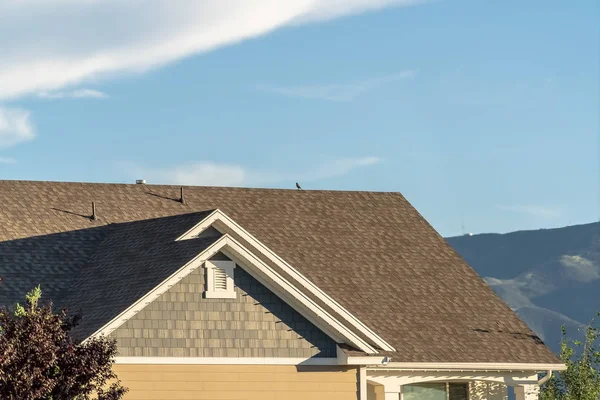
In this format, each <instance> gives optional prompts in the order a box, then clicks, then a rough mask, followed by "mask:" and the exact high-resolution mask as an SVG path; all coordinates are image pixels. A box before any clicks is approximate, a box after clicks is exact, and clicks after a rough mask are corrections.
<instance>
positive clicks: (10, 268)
mask: <svg viewBox="0 0 600 400" xmlns="http://www.w3.org/2000/svg"><path fill="white" fill-rule="evenodd" d="M178 198H179V186H158V185H156V186H155V185H122V184H88V183H59V182H24V181H0V276H2V277H4V279H5V283H4V284H3V285H2V286H3V287H2V289H3V290H0V303H6V302H7V301H9V300H10V301H12V298H11V297H12V296H14V294H15V293H18V292H20V293H24V292H25V291H27V290H28V289H30V287H29V286H30V285H31V283H35V281H32V280H31V278H32V276H31V274H32V273H34V274H35V275H34V277H35V278H36V279H38V280H39V283H42V285H43V288H44V289H45V293H46V294H48V296H52V298H57V299H61V301H63V302H66V303H69V302H71V303H73V302H74V299H75V300H76V302H79V303H80V305H81V306H82V307H81V308H82V310H83V312H84V318H85V317H86V315H85V313H86V307H87V313H88V316H87V318H88V319H92V320H96V321H101V320H106V319H107V318H109V319H110V318H112V317H114V316H115V315H116V314H115V315H111V314H112V313H113V312H114V310H116V309H119V308H123V307H127V306H128V305H130V304H131V303H133V301H135V300H133V301H130V298H129V297H127V296H129V295H131V298H134V297H136V296H137V298H139V297H141V294H143V293H145V292H144V291H146V292H147V291H148V290H150V289H151V287H150V286H151V285H152V284H153V283H154V282H155V283H156V284H158V283H160V281H162V280H163V279H164V278H166V277H167V276H169V275H170V273H172V272H173V268H174V269H177V268H178V267H181V266H182V265H183V264H184V263H185V262H186V261H187V260H186V257H187V258H188V259H189V258H191V257H193V255H195V254H192V253H198V252H199V251H200V250H201V248H202V246H207V245H209V244H210V239H199V242H197V244H195V245H190V244H185V242H179V243H175V242H173V241H172V240H174V238H175V237H177V236H179V235H180V234H181V233H183V232H185V231H186V230H187V229H184V228H185V227H186V226H190V227H191V226H192V225H193V224H195V223H197V222H199V221H200V220H201V219H202V216H203V215H204V214H202V213H206V212H208V211H209V210H213V209H217V208H218V209H221V210H222V211H223V212H225V213H226V214H227V215H229V216H230V217H231V218H232V219H234V220H235V221H236V222H237V223H239V224H240V225H241V226H242V227H244V228H245V229H246V230H247V231H248V232H250V233H251V234H252V235H254V236H255V237H256V238H257V239H258V240H260V241H261V242H263V243H264V244H265V245H266V246H268V247H269V248H270V249H271V250H273V251H274V252H275V253H277V254H278V255H279V256H281V257H282V258H283V259H285V260H286V261H287V262H288V263H289V264H291V265H292V266H293V267H295V268H296V269H298V270H299V271H300V272H301V273H302V274H304V275H305V276H306V277H307V278H308V279H310V280H311V281H312V282H314V283H315V284H316V285H317V286H318V287H320V288H321V289H322V290H324V291H325V292H326V293H327V294H329V295H330V296H331V297H333V298H334V299H335V300H336V301H338V302H339V303H340V304H341V305H342V306H344V307H345V308H346V309H347V310H349V311H350V312H351V313H353V314H354V315H355V316H356V317H358V318H359V319H360V320H361V321H362V322H364V323H365V324H366V325H367V326H369V327H370V328H371V329H372V330H373V331H375V332H376V333H377V334H379V335H380V336H381V337H382V338H383V339H384V340H386V341H387V342H388V343H390V344H391V345H392V346H393V347H395V348H396V350H397V351H396V352H394V353H383V354H388V355H391V356H392V359H393V361H395V362H403V361H404V362H494V363H558V362H559V361H558V360H557V358H556V357H555V356H554V355H553V354H552V352H551V351H550V350H549V349H548V348H547V347H546V346H545V345H543V343H542V342H541V341H540V339H539V338H537V336H535V334H534V333H533V332H532V331H531V330H530V329H529V328H528V327H527V326H526V325H525V324H524V323H523V322H522V321H521V320H520V319H519V318H518V317H517V316H516V314H514V313H513V312H512V311H511V310H510V309H509V308H508V306H506V305H505V304H504V303H503V301H502V300H501V299H500V298H499V297H498V296H497V295H495V294H494V293H493V291H492V290H491V289H490V288H489V287H488V286H487V285H486V284H485V283H484V282H483V280H482V279H481V278H480V277H479V276H477V274H476V273H475V272H474V271H473V270H472V269H471V268H470V267H469V266H468V265H467V264H466V263H465V262H464V261H463V260H462V259H461V258H460V257H459V256H458V255H457V254H456V252H455V251H454V250H453V249H452V248H451V247H450V246H449V245H448V244H447V243H446V242H445V241H444V239H443V238H442V237H441V236H440V235H438V234H437V233H436V232H435V230H434V229H433V228H432V227H431V226H430V225H429V224H428V223H427V222H426V221H425V220H424V219H423V217H422V216H421V215H420V214H419V213H418V212H417V211H416V210H415V209H414V208H413V207H412V206H411V205H410V204H409V203H408V201H407V200H406V199H405V198H404V197H403V196H402V195H401V194H399V193H374V192H343V191H296V190H276V189H243V188H216V187H186V188H185V200H186V202H185V204H181V203H180V202H178V201H177V199H178ZM92 201H94V202H95V203H96V211H97V215H98V217H99V219H98V220H96V221H92V220H90V219H89V218H88V217H89V215H90V214H91V202H92ZM192 213H199V214H192ZM181 214H186V215H182V216H181V217H176V218H174V219H168V218H163V217H170V216H175V215H181ZM190 214H191V215H190ZM156 218H159V219H158V220H155V221H144V220H148V219H156ZM134 221H141V222H135V223H132V224H123V223H127V222H134ZM165 221H166V222H165ZM110 224H118V225H110ZM190 224H191V225H190ZM171 229H172V230H171ZM176 231H177V232H176ZM153 232H154V233H153ZM166 239H169V240H166ZM150 241H151V242H152V243H154V244H156V245H155V246H150V247H152V249H154V250H149V249H148V246H147V244H148V243H149V242H150ZM192 242H196V240H194V241H192ZM199 249H200V250H199ZM161 254H166V255H167V256H166V257H164V262H155V261H156V260H159V261H160V257H161ZM132 259H135V260H136V261H135V263H131V262H129V261H131V260H132ZM168 259H173V261H172V262H170V261H168ZM184 260H185V261H184ZM150 261H152V263H151V262H150ZM167 261H168V262H167ZM178 263H180V264H179V265H177V264H178ZM163 264H164V267H160V268H156V267H152V268H150V270H151V271H154V272H153V273H152V274H154V275H152V277H150V276H148V275H147V272H148V268H149V267H148V266H149V265H153V266H156V265H163ZM86 265H87V266H89V265H91V266H92V269H85V268H86V267H85V266H86ZM100 266H101V267H100ZM98 268H99V269H98ZM101 271H104V272H105V273H104V275H102V274H101V273H100V272H101ZM109 271H113V273H115V274H117V275H118V276H117V277H115V276H113V275H111V274H109V273H108V272H109ZM169 271H171V272H169ZM122 278H131V281H130V280H129V279H122ZM144 278H148V279H144ZM117 279H119V282H126V283H122V284H121V283H116V280H117ZM136 279H137V281H136ZM28 280H29V281H28ZM63 280H64V281H65V282H67V283H68V284H63V283H61V282H63ZM157 280H158V282H157ZM73 281H75V282H76V283H73ZM28 285H29V286H28ZM70 285H73V286H71V287H69V286H70ZM95 285H97V287H94V286H95ZM4 289H7V290H6V292H5V293H13V295H10V296H9V295H7V294H3V293H2V292H3V291H4ZM104 290H114V292H111V293H112V294H111V295H110V296H109V297H111V298H117V299H118V300H114V301H111V303H110V305H107V304H105V303H106V302H103V301H100V299H102V298H103V296H102V294H103V291H104ZM64 291H66V293H65V292H64ZM130 292H131V293H130ZM21 296H22V295H21ZM104 297H106V296H104ZM85 304H87V306H86V305H85Z"/></svg>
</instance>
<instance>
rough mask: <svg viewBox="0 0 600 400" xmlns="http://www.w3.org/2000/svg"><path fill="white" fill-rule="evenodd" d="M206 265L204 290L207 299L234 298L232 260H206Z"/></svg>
mask: <svg viewBox="0 0 600 400" xmlns="http://www.w3.org/2000/svg"><path fill="white" fill-rule="evenodd" d="M205 265H206V291H205V292H204V297H206V298H207V299H232V298H235V297H236V295H235V289H234V284H233V273H234V270H235V263H234V262H233V261H207V262H206V263H205Z"/></svg>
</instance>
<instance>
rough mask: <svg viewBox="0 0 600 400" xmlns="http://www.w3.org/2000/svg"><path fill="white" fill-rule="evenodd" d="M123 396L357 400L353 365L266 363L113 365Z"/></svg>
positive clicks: (135, 399)
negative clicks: (328, 365)
mask: <svg viewBox="0 0 600 400" xmlns="http://www.w3.org/2000/svg"><path fill="white" fill-rule="evenodd" d="M114 368H115V372H116V373H117V375H118V376H119V379H121V381H122V383H123V385H124V386H127V387H128V388H129V393H128V394H127V395H126V396H125V398H124V400H141V399H145V400H183V399H203V400H225V399H228V400H242V399H248V400H253V399H256V400H259V399H260V400H305V399H310V400H321V399H322V400H356V399H357V397H358V395H357V389H358V370H357V369H356V368H350V367H309V366H306V367H296V366H288V365H285V366H283V365H282V366H268V365H115V367H114Z"/></svg>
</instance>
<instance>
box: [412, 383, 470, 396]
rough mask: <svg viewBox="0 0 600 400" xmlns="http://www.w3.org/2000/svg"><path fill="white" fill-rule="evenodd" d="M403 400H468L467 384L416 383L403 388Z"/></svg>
mask: <svg viewBox="0 0 600 400" xmlns="http://www.w3.org/2000/svg"><path fill="white" fill-rule="evenodd" d="M402 398H403V400H468V399H469V387H468V384H467V383H448V382H442V383H416V384H412V385H405V386H402Z"/></svg>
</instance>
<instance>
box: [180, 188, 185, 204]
mask: <svg viewBox="0 0 600 400" xmlns="http://www.w3.org/2000/svg"><path fill="white" fill-rule="evenodd" d="M179 202H180V203H181V204H185V199H184V198H183V186H182V187H181V190H180V192H179Z"/></svg>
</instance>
